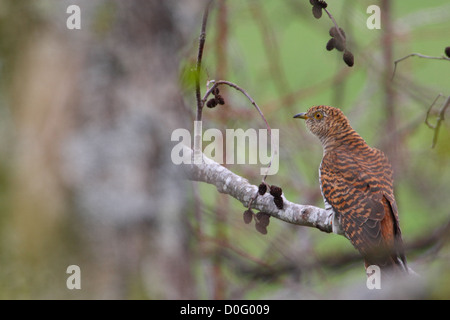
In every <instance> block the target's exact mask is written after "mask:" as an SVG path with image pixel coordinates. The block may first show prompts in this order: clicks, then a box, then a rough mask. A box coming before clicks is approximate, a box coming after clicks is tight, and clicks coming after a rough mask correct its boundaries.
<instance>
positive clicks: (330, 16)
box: [323, 8, 345, 41]
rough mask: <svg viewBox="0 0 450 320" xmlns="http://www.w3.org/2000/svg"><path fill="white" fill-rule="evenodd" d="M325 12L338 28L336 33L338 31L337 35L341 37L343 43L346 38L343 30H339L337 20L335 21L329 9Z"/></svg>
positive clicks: (325, 9)
mask: <svg viewBox="0 0 450 320" xmlns="http://www.w3.org/2000/svg"><path fill="white" fill-rule="evenodd" d="M323 10H324V11H325V12H326V13H327V15H328V17H329V18H330V19H331V21H332V22H333V24H334V26H335V27H336V31H337V33H338V34H339V37H341V40H342V41H345V37H344V35H343V34H342V33H341V30H340V29H339V26H338V24H337V22H336V20H334V17H333V15H332V14H331V13H330V11H328V10H327V8H324V9H323Z"/></svg>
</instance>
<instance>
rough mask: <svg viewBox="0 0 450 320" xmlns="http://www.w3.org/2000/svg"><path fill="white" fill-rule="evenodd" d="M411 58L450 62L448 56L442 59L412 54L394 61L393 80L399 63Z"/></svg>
mask: <svg viewBox="0 0 450 320" xmlns="http://www.w3.org/2000/svg"><path fill="white" fill-rule="evenodd" d="M410 57H419V58H424V59H432V60H447V61H450V58H447V57H446V56H444V55H443V56H441V57H433V56H426V55H424V54H420V53H410V54H408V55H407V56H404V57H403V58H400V59H397V60H395V61H394V71H393V72H392V79H394V76H395V71H396V70H397V63H399V62H401V61H403V60H406V59H408V58H410Z"/></svg>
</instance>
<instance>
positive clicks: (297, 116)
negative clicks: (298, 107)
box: [294, 112, 308, 120]
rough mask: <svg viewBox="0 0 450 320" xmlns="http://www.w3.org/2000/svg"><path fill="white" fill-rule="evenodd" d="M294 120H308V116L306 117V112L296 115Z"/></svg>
mask: <svg viewBox="0 0 450 320" xmlns="http://www.w3.org/2000/svg"><path fill="white" fill-rule="evenodd" d="M294 118H301V119H305V120H306V119H308V116H307V115H306V112H302V113H297V114H296V115H295V116H294Z"/></svg>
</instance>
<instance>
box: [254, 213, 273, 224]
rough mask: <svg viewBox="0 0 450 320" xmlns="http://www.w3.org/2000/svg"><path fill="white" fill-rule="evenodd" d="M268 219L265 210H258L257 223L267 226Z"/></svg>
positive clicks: (268, 216)
mask: <svg viewBox="0 0 450 320" xmlns="http://www.w3.org/2000/svg"><path fill="white" fill-rule="evenodd" d="M269 219H270V215H268V214H267V213H265V212H262V211H260V212H258V213H257V214H256V220H257V221H258V222H257V223H258V224H260V225H261V226H263V227H267V226H268V225H269V222H270V220H269Z"/></svg>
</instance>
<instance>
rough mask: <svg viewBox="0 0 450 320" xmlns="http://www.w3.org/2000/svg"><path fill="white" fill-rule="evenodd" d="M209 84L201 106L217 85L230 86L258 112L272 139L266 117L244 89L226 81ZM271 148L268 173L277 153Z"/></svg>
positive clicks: (211, 81)
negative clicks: (210, 85)
mask: <svg viewBox="0 0 450 320" xmlns="http://www.w3.org/2000/svg"><path fill="white" fill-rule="evenodd" d="M210 83H213V86H212V87H211V88H209V89H208V90H207V91H206V93H205V96H204V97H203V99H202V104H203V105H204V104H205V102H206V100H207V99H208V96H209V95H210V94H211V93H212V92H213V91H214V89H215V88H217V87H218V86H219V85H227V86H230V87H232V88H234V89H236V90H237V91H239V92H241V93H242V94H243V95H244V96H246V97H247V99H248V100H249V101H250V102H251V103H252V105H253V106H254V107H255V109H256V110H257V111H258V113H259V115H260V116H261V118H262V119H263V121H264V123H265V125H266V128H267V133H268V134H269V137H272V129H271V128H270V126H269V123H268V122H267V119H266V117H264V114H263V113H262V111H261V108H260V107H259V106H258V105H257V104H256V102H255V100H253V98H252V97H251V96H250V95H249V94H248V93H247V92H246V91H245V90H244V89H242V88H241V87H239V86H238V85H237V84H234V83H233V82H230V81H226V80H218V81H215V80H210V81H208V85H209V84H210ZM271 141H272V140H271ZM271 148H272V159H270V163H269V165H268V168H267V172H268V169H269V168H270V166H271V165H272V160H273V157H274V156H275V154H276V153H277V152H278V151H277V150H275V146H272V145H271ZM266 178H267V174H266V175H265V176H264V177H263V179H262V181H266Z"/></svg>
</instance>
